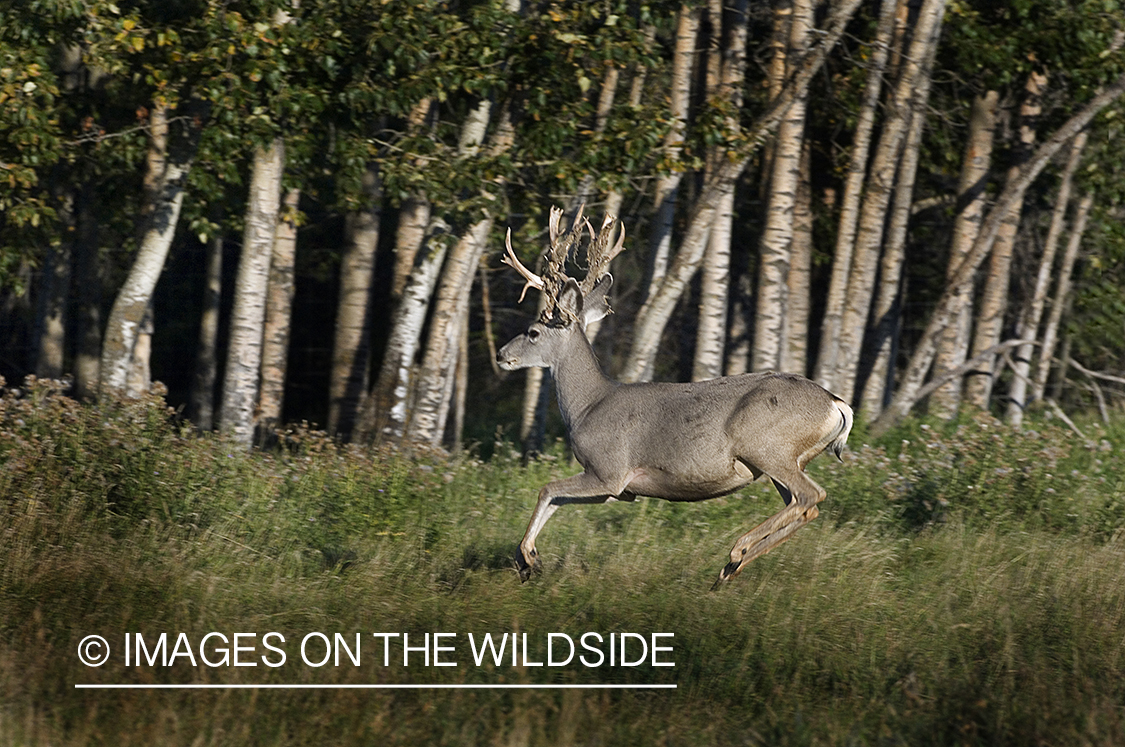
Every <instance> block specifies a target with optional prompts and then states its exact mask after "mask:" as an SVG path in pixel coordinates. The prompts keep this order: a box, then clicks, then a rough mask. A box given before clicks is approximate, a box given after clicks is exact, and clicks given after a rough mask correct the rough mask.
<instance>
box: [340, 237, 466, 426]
mask: <svg viewBox="0 0 1125 747" xmlns="http://www.w3.org/2000/svg"><path fill="white" fill-rule="evenodd" d="M447 233H448V227H447V226H446V225H445V223H444V221H441V220H440V219H436V220H434V221H432V222H431V224H430V226H429V229H428V232H427V238H426V240H425V241H424V242H423V244H422V249H421V251H419V252H418V253H417V254H415V256H414V267H413V269H412V270H411V272H410V273H409V274H408V275H407V279H406V286H405V287H404V288H403V291H402V297H401V298H400V299H399V302H398V304H397V305H395V307H394V312H393V313H392V315H391V320H390V330H391V333H390V337H389V338H388V340H387V346H386V349H385V350H384V352H383V362H382V364H381V366H380V369H379V376H378V378H377V379H376V383H375V387H374V388H373V389H372V390H371V392H370V393H369V394H368V395H367V398H366V399H365V400H364V403H363V405H362V407H361V409H360V416H359V422H358V424H357V429H356V433H355V436H356V437H357V438H358V439H360V440H364V441H366V440H372V439H373V440H375V441H386V442H389V443H398V442H399V441H400V440H402V437H403V435H404V433H405V432H406V421H407V415H408V408H409V400H410V387H411V383H412V379H413V378H414V376H413V369H414V359H415V357H416V355H417V353H418V346H419V343H420V340H421V336H422V325H423V323H424V322H425V320H426V310H427V309H428V308H429V305H430V299H431V298H432V297H433V294H434V288H435V287H436V286H437V281H438V277H439V276H440V274H441V267H442V264H443V262H444V260H445V255H446V251H447V247H448V244H447V243H446V239H447Z"/></svg>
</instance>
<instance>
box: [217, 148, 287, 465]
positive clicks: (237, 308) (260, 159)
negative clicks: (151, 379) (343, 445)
mask: <svg viewBox="0 0 1125 747" xmlns="http://www.w3.org/2000/svg"><path fill="white" fill-rule="evenodd" d="M284 164H285V147H284V144H283V143H282V141H281V138H276V139H274V141H273V142H272V143H271V144H270V145H269V146H266V147H263V146H259V147H258V148H256V149H255V151H254V161H253V171H252V175H251V178H250V194H249V197H248V201H247V205H246V228H245V231H244V232H243V235H242V256H241V258H240V259H239V263H238V278H237V280H236V281H235V288H234V310H233V311H232V312H231V329H230V343H229V346H228V348H227V365H226V372H225V374H224V376H223V399H222V407H221V409H220V411H219V424H220V426H221V428H222V430H223V432H224V433H228V434H230V435H231V436H232V437H233V438H234V440H235V441H236V442H237V443H239V444H241V445H242V446H244V447H246V448H249V447H250V446H251V444H252V443H253V440H254V420H255V418H254V415H255V410H256V406H257V404H258V376H259V370H260V368H261V362H262V324H263V322H264V321H265V317H266V292H267V289H268V287H269V272H270V257H271V254H272V253H273V243H274V241H273V240H274V232H275V231H276V229H277V217H278V212H279V207H280V201H281V177H282V173H283V171H284Z"/></svg>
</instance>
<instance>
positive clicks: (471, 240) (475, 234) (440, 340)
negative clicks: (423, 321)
mask: <svg viewBox="0 0 1125 747" xmlns="http://www.w3.org/2000/svg"><path fill="white" fill-rule="evenodd" d="M491 230H492V219H491V218H485V219H484V220H482V221H478V222H477V223H476V224H475V225H473V227H472V228H470V229H469V231H468V232H467V233H466V234H465V235H464V236H462V237H461V240H460V241H458V242H457V246H455V247H454V249H453V251H451V252H450V253H449V258H448V259H447V260H446V263H445V268H444V270H443V271H442V278H441V283H440V284H439V286H438V290H437V298H436V300H435V305H434V311H433V314H432V316H431V319H430V337H429V340H428V341H427V344H426V352H425V355H424V357H423V359H422V366H421V368H420V370H419V372H418V381H417V384H416V386H415V397H414V402H413V406H412V407H411V413H410V417H409V421H408V423H407V428H406V433H405V435H404V440H406V441H409V442H412V443H420V444H428V445H430V446H439V445H440V444H441V438H442V435H443V431H444V426H445V423H444V418H443V417H442V412H443V410H444V408H445V405H446V404H447V402H446V400H445V397H446V395H447V394H448V392H449V391H450V388H449V386H448V383H449V377H450V376H451V375H452V374H453V368H454V365H455V363H456V360H457V347H458V340H459V338H460V326H459V325H460V323H461V315H462V314H466V313H468V299H469V290H470V289H471V287H472V282H473V277H474V276H475V275H476V272H475V270H476V267H477V265H478V264H479V263H480V258H481V255H482V254H483V253H484V250H485V247H486V245H487V243H488V234H489V233H490V232H491Z"/></svg>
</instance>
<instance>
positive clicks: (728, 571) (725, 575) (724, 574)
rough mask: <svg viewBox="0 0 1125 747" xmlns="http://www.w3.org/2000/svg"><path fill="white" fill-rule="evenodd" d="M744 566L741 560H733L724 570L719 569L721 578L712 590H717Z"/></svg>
mask: <svg viewBox="0 0 1125 747" xmlns="http://www.w3.org/2000/svg"><path fill="white" fill-rule="evenodd" d="M741 567H742V563H741V562H736V561H733V560H732V561H731V562H729V563H727V564H726V565H725V566H724V567H723V570H721V571H719V578H718V579H716V581H715V584H714V585H713V586H712V587H711V591H715V590H717V589H719V588H720V587H722V586H723V584H725V583H726V582H727V581H730V580H731V578H733V577H734V575H735V574H736V573H738V571H739V569H740V568H741Z"/></svg>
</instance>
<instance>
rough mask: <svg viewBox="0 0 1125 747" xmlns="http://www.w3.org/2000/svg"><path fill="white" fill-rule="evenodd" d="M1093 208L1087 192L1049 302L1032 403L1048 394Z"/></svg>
mask: <svg viewBox="0 0 1125 747" xmlns="http://www.w3.org/2000/svg"><path fill="white" fill-rule="evenodd" d="M1093 204H1094V193H1093V192H1087V193H1086V194H1084V195H1083V196H1082V199H1081V200H1079V202H1078V209H1077V211H1076V212H1075V214H1074V225H1073V226H1071V229H1070V238H1069V240H1068V241H1067V242H1066V251H1065V252H1064V253H1063V259H1062V265H1061V266H1060V267H1059V280H1058V284H1057V285H1056V287H1055V297H1054V299H1053V300H1052V301H1051V313H1050V315H1049V316H1048V317H1047V326H1046V327H1045V328H1044V329H1043V346H1042V347H1041V348H1040V349H1039V363H1038V367H1037V368H1036V372H1035V389H1034V399H1043V396H1044V392H1046V390H1047V379H1048V377H1049V376H1050V374H1051V359H1052V358H1053V357H1054V355H1055V344H1056V343H1057V341H1058V333H1059V322H1060V321H1061V320H1062V315H1063V310H1064V309H1065V308H1066V303H1067V298H1068V296H1069V295H1070V283H1071V276H1072V275H1073V273H1074V263H1075V261H1077V259H1078V250H1079V249H1080V248H1081V246H1082V234H1084V233H1085V232H1086V219H1087V218H1088V217H1089V215H1090V208H1091V207H1092V206H1093Z"/></svg>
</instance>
